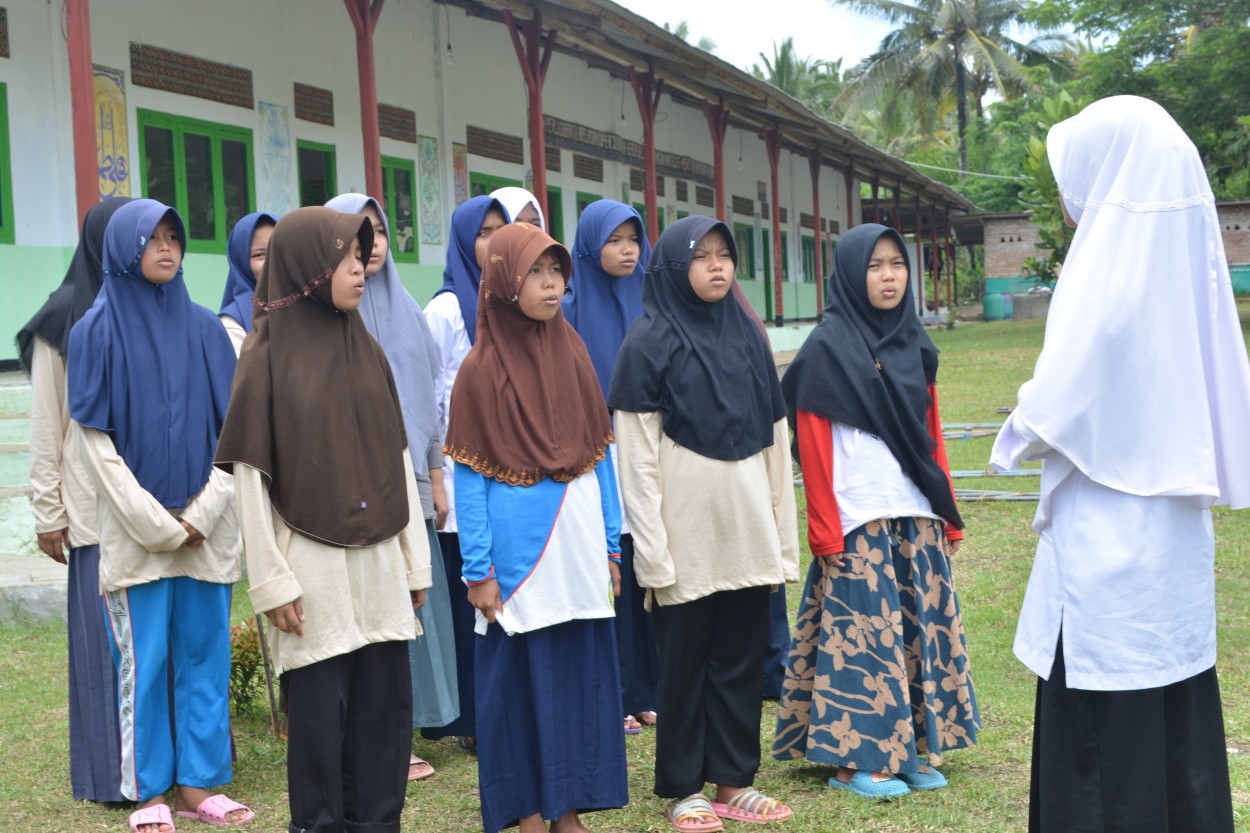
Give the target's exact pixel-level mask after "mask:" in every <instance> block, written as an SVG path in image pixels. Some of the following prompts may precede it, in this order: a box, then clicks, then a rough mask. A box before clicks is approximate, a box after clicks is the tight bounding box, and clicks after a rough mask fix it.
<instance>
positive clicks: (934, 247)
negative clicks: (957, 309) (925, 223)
mask: <svg viewBox="0 0 1250 833" xmlns="http://www.w3.org/2000/svg"><path fill="white" fill-rule="evenodd" d="M937 221H938V207H937V203H934V204H933V222H932V223H930V224H929V256H930V257H932V258H933V309H934V311H935V312H936V311H937V310H938V308H939V307H941V303H940V301H941V299H939V298H938V281H940V280H941V279H942V261H941V258H939V257H938V241H937Z"/></svg>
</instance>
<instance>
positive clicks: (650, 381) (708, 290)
mask: <svg viewBox="0 0 1250 833" xmlns="http://www.w3.org/2000/svg"><path fill="white" fill-rule="evenodd" d="M736 263H737V251H736V250H735V249H734V242H733V235H731V234H730V233H729V229H728V228H727V227H726V226H725V224H724V223H721V222H718V221H716V220H714V219H712V218H711V217H701V216H694V217H686V218H684V219H681V220H678V221H677V222H675V223H673V224H672V225H671V226H669V227H668V228H667V229H666V230H665V231H664V233H663V234H662V235H660V240H659V243H658V245H657V246H656V249H655V252H654V254H652V256H651V261H650V265H649V267H648V269H647V276H646V281H645V282H644V284H643V296H642V305H643V314H642V316H641V317H640V318H638V319H637V320H635V321H634V323H633V325H632V326H631V327H630V329H629V333H628V334H627V335H626V336H625V341H624V343H623V344H622V345H621V349H620V353H619V355H618V356H617V360H616V368H615V370H614V371H613V373H612V386H611V388H610V392H609V394H608V406H609V407H610V408H612V409H614V411H615V418H614V419H615V423H614V424H615V428H616V436H617V443H618V444H617V448H618V450H619V451H620V454H621V486H622V491H623V493H624V495H625V507H626V512H627V514H628V516H629V527H630V530H631V531H632V533H633V537H634V569H635V572H636V574H637V577H638V583H639V584H640V585H642V586H643V587H644V588H647V590H648V598H649V601H650V602H651V615H652V617H653V621H654V624H655V645H656V653H657V656H658V659H659V688H658V709H657V710H658V711H659V713H660V714H662V715H663V716H664V720H663V721H661V722H660V724H659V726H658V727H657V735H656V754H655V793H656V795H658V796H660V797H662V798H671V799H674V801H673V803H672V806H671V807H670V809H669V819H670V820H671V821H672V822H673V824H674V826H675V827H676V828H677V829H678V830H681V831H688V832H689V833H699V831H711V830H720V829H721V827H722V824H721V821H720V819H722V818H727V819H734V820H740V821H751V822H772V821H781V820H783V819H787V818H789V817H790V815H791V811H790V808H789V807H786V806H785V805H784V804H782V803H781V802H780V801H777V800H776V799H772V798H769V797H768V796H765V795H763V794H762V793H760V792H759V791H757V790H756V789H755V788H754V786H752V785H753V783H754V781H755V774H756V771H757V770H758V769H759V763H760V743H759V736H760V735H759V728H760V713H761V695H762V687H763V675H762V674H761V673H760V669H761V668H762V667H763V663H764V649H765V643H766V641H767V638H768V610H769V595H770V593H772V592H773V588H774V587H775V586H776V585H778V584H781V583H784V582H793V581H797V580H798V564H799V546H798V528H797V524H796V521H795V505H794V483H793V480H794V477H793V473H792V472H791V464H790V444H789V436H788V434H789V431H788V428H787V426H786V419H785V416H786V408H785V401H784V400H783V399H782V396H781V387H780V385H779V384H778V381H777V368H776V365H775V364H774V363H773V358H772V353H771V351H770V350H769V347H768V343H767V342H766V341H765V339H764V337H763V335H762V333H761V332H760V329H759V328H758V327H757V326H756V324H755V322H754V321H752V320H751V317H750V316H749V315H748V314H747V313H746V311H745V310H744V309H743V308H742V307H741V305H739V303H738V301H737V300H736V299H735V298H734V297H733V295H732V285H733V282H734V267H735V264H736ZM708 782H711V783H713V784H715V785H716V794H715V797H714V800H713V801H712V802H709V801H708V799H707V798H706V797H705V796H704V794H703V789H704V785H705V784H706V783H708Z"/></svg>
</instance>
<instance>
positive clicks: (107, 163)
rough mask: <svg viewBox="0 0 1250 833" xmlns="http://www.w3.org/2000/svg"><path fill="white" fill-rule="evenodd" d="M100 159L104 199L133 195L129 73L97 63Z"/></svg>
mask: <svg viewBox="0 0 1250 833" xmlns="http://www.w3.org/2000/svg"><path fill="white" fill-rule="evenodd" d="M94 70H95V121H96V143H95V146H96V161H97V163H98V164H99V167H100V199H102V200H106V199H108V198H109V197H129V196H130V142H129V139H128V137H127V131H126V73H125V72H123V71H122V70H120V69H112V68H111V67H102V66H100V65H99V64H96V65H95V66H94Z"/></svg>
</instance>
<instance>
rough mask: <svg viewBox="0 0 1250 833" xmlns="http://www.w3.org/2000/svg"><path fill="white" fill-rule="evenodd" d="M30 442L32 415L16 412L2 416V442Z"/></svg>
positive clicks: (0, 422) (0, 433)
mask: <svg viewBox="0 0 1250 833" xmlns="http://www.w3.org/2000/svg"><path fill="white" fill-rule="evenodd" d="M28 442H30V416H29V415H26V414H15V415H12V416H7V417H0V443H15V444H18V445H25V444H26V443H28Z"/></svg>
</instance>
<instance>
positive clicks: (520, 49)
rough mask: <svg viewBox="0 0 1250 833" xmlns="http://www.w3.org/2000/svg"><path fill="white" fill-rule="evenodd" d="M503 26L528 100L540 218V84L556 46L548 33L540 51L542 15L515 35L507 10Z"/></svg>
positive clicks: (543, 155)
mask: <svg viewBox="0 0 1250 833" xmlns="http://www.w3.org/2000/svg"><path fill="white" fill-rule="evenodd" d="M503 22H504V24H505V25H507V27H508V35H509V36H510V37H511V38H512V48H513V49H515V50H516V57H517V60H518V61H519V62H520V63H521V73H522V75H523V77H524V78H525V92H526V96H527V98H528V100H529V122H530V170H532V171H533V173H534V197H535V198H536V199H537V200H538V207H539V208H540V209H541V210H542V212H543V216H544V217H547V216H549V215H548V214H547V132H546V124H545V120H544V119H543V84H544V83H545V82H546V80H547V67H548V66H549V65H550V64H551V50H552V49H554V48H555V45H556V30H555V29H552V30H551V31H550V32H548V33H547V42H546V43H545V44H543V46H542V49H541V51H540V50H539V40H540V38H541V37H542V31H543V16H542V12H540V11H538V10H537V9H535V10H534V17H533V19H532V20H530V21H528V22H526V23H524V24H522V25H521V33H520V35H518V34H517V26H516V23H515V22H514V21H513V19H512V12H510V11H508V10H507V9H504V12H503ZM521 35H524V36H525V44H524V46H522V44H521Z"/></svg>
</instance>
